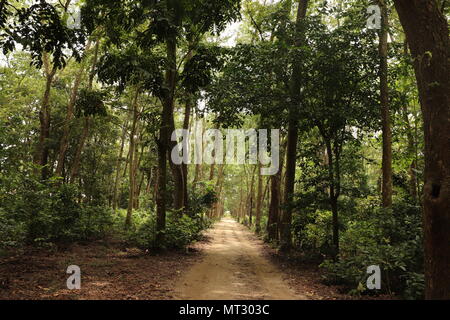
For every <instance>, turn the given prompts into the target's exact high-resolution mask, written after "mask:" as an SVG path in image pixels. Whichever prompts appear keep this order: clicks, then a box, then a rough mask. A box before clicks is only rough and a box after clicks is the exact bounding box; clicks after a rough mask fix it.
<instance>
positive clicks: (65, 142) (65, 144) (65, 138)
mask: <svg viewBox="0 0 450 320" xmlns="http://www.w3.org/2000/svg"><path fill="white" fill-rule="evenodd" d="M90 47H91V41H90V40H89V41H88V42H87V44H86V49H85V52H88V51H89V49H90ZM86 60H87V59H83V61H82V63H81V64H80V70H79V71H78V73H77V75H76V76H75V81H74V83H73V87H72V92H71V94H70V98H69V103H68V104H67V113H66V119H65V122H64V129H63V135H62V137H61V141H60V143H59V153H58V164H57V166H56V170H55V175H56V176H59V177H60V176H62V172H63V168H64V162H65V159H66V152H67V149H68V148H69V135H70V125H71V122H72V119H73V118H74V107H75V103H76V101H77V96H78V90H79V88H80V84H81V81H82V80H83V75H84V72H85V68H86Z"/></svg>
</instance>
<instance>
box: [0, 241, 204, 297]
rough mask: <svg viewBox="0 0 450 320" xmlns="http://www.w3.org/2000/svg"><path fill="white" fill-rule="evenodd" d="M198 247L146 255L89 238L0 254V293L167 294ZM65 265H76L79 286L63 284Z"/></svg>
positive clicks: (142, 295)
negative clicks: (66, 245) (50, 248)
mask: <svg viewBox="0 0 450 320" xmlns="http://www.w3.org/2000/svg"><path fill="white" fill-rule="evenodd" d="M198 256H199V254H198V253H189V254H188V253H174V252H171V253H164V254H161V255H151V254H149V253H146V252H142V251H140V250H138V249H125V248H121V247H120V245H115V246H110V245H107V244H106V243H95V244H89V245H86V246H82V245H75V246H73V247H71V248H69V249H66V250H64V251H60V252H43V251H42V250H40V251H34V252H28V253H27V254H20V255H16V256H13V257H10V258H8V259H0V299H2V300H5V299H27V300H28V299H39V300H41V299H52V300H53V299H56V300H66V299H81V300H85V299H87V300H97V299H102V300H103V299H105V300H111V299H113V300H156V299H157V300H163V299H172V298H173V296H172V290H173V284H174V283H175V279H177V277H179V276H180V275H181V274H182V273H183V272H184V271H185V270H186V268H187V267H189V266H190V264H192V263H193V262H194V260H195V259H196V257H198ZM69 265H78V266H79V267H80V269H81V290H68V289H67V286H66V281H67V278H68V277H69V276H70V275H69V274H66V270H67V267H68V266H69Z"/></svg>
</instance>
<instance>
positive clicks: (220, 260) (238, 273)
mask: <svg viewBox="0 0 450 320" xmlns="http://www.w3.org/2000/svg"><path fill="white" fill-rule="evenodd" d="M208 236H209V237H210V242H209V243H208V244H207V246H206V249H205V257H204V259H203V261H202V262H199V263H197V264H195V265H194V266H193V267H192V268H191V269H190V270H189V271H188V272H187V273H186V274H185V275H184V276H183V277H182V278H181V279H180V281H179V282H178V284H177V286H176V289H175V298H176V299H186V300H264V299H267V300H303V299H306V297H305V296H298V295H296V294H295V293H294V291H293V290H291V289H290V288H289V286H288V285H287V284H286V283H285V282H284V281H283V279H282V278H281V276H280V274H281V271H280V270H278V269H277V268H276V267H275V266H274V265H273V264H272V263H270V262H269V261H268V260H267V259H266V258H265V257H264V256H263V252H262V250H263V248H262V243H261V241H260V240H258V239H257V238H256V237H255V236H254V235H253V234H252V233H251V232H250V231H249V230H247V229H246V228H245V227H244V226H242V225H240V224H239V223H237V222H236V221H234V220H231V219H223V220H222V221H220V222H219V223H217V224H216V225H215V226H214V228H213V229H211V230H209V231H208Z"/></svg>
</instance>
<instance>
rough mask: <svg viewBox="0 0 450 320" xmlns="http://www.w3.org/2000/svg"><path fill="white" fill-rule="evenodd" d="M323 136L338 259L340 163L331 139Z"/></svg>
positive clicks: (336, 256)
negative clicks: (338, 170) (326, 155)
mask: <svg viewBox="0 0 450 320" xmlns="http://www.w3.org/2000/svg"><path fill="white" fill-rule="evenodd" d="M322 135H323V134H322ZM323 138H324V140H325V144H326V146H327V154H328V180H329V181H330V187H329V201H330V207H331V212H332V215H333V258H334V259H335V260H337V259H338V256H339V215H338V199H339V190H338V189H339V185H338V182H337V181H338V180H339V177H338V174H337V173H338V172H336V174H335V168H338V167H339V163H338V157H337V156H336V159H334V154H333V148H332V145H331V141H330V140H329V139H327V137H326V136H324V135H323ZM335 160H336V163H335ZM336 171H337V170H336Z"/></svg>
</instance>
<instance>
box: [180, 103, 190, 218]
mask: <svg viewBox="0 0 450 320" xmlns="http://www.w3.org/2000/svg"><path fill="white" fill-rule="evenodd" d="M188 100H189V101H188V102H187V103H186V108H185V112H184V121H183V129H184V130H189V126H190V119H191V113H192V108H193V103H192V98H191V99H188ZM181 172H182V178H183V207H184V209H185V210H186V211H188V210H189V193H188V166H187V164H186V163H184V162H183V163H182V164H181Z"/></svg>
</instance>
